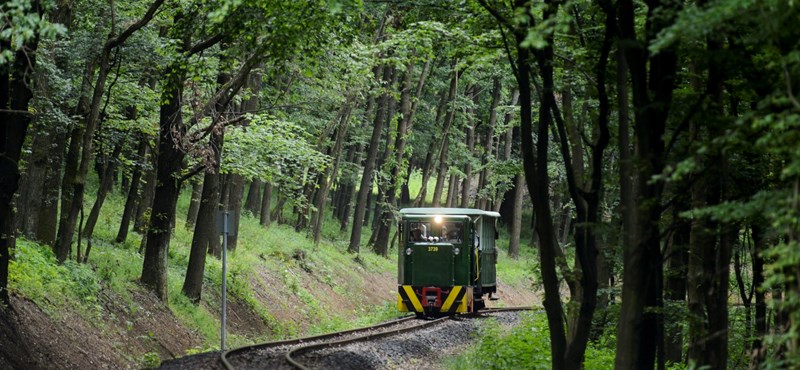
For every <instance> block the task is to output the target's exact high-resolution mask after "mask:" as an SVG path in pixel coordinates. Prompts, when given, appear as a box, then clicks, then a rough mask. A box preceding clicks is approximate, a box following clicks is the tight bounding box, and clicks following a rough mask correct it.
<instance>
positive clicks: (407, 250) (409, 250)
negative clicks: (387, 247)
mask: <svg viewBox="0 0 800 370" xmlns="http://www.w3.org/2000/svg"><path fill="white" fill-rule="evenodd" d="M411 252H413V251H412V250H411V248H406V256H410V255H411Z"/></svg>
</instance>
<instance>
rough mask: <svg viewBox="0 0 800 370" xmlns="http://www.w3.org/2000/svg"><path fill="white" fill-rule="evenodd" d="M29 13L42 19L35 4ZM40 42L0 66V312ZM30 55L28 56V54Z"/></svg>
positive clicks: (5, 301)
mask: <svg viewBox="0 0 800 370" xmlns="http://www.w3.org/2000/svg"><path fill="white" fill-rule="evenodd" d="M31 9H32V10H33V11H34V12H36V13H38V15H39V16H41V15H42V14H43V13H42V9H41V6H40V4H39V2H38V1H34V2H33V3H32V4H31ZM38 42H39V39H38V37H36V38H34V39H33V40H31V41H28V42H26V43H25V44H24V45H23V46H24V47H23V48H22V49H21V50H20V51H17V52H16V53H15V55H14V62H13V64H10V63H5V64H2V65H0V110H3V111H0V122H3V124H2V125H0V153H2V154H0V310H5V309H4V308H2V306H6V305H10V303H11V302H10V300H9V295H8V265H9V261H10V260H11V248H12V246H13V245H14V230H13V228H14V216H13V209H12V207H11V200H12V198H13V197H14V193H16V191H17V188H18V186H19V177H20V175H19V160H20V154H21V152H22V146H23V144H24V143H25V136H26V135H27V131H28V126H29V125H30V122H31V117H30V115H29V114H28V113H27V112H28V104H29V102H30V100H31V99H32V98H33V92H32V91H31V86H33V73H34V71H33V67H35V65H36V49H37V47H38ZM10 46H11V45H10V43H9V42H7V41H0V47H2V48H3V49H5V50H8V49H10ZM28 53H30V54H28Z"/></svg>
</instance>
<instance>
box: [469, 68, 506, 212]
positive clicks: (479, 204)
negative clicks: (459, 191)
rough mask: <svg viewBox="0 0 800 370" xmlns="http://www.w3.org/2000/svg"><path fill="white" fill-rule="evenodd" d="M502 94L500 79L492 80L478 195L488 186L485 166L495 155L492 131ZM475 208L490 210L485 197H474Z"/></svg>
mask: <svg viewBox="0 0 800 370" xmlns="http://www.w3.org/2000/svg"><path fill="white" fill-rule="evenodd" d="M502 92H503V85H502V84H501V79H500V77H494V78H493V79H492V102H491V105H490V106H489V124H488V125H487V127H486V136H484V139H483V143H481V146H482V147H483V151H484V153H483V155H482V156H481V172H480V176H479V177H478V193H480V192H481V190H483V189H484V188H485V187H486V186H487V185H488V182H489V176H490V174H491V172H490V170H489V167H488V166H487V165H486V164H487V163H488V160H489V158H491V157H493V156H494V154H495V152H494V147H495V145H494V130H495V126H497V106H498V105H500V97H501V95H502ZM498 157H499V156H498ZM475 208H478V209H483V210H487V211H488V210H490V203H489V200H488V199H487V198H486V196H481V197H478V196H476V197H475Z"/></svg>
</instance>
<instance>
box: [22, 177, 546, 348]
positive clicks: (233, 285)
mask: <svg viewBox="0 0 800 370" xmlns="http://www.w3.org/2000/svg"><path fill="white" fill-rule="evenodd" d="M420 182H421V176H420V173H419V171H417V172H415V173H414V174H412V176H411V182H410V184H409V185H410V189H411V191H412V194H411V195H412V198H413V197H414V196H416V192H417V191H418V189H419V186H420ZM434 183H435V179H431V181H430V182H429V184H428V188H429V190H428V198H427V201H428V202H430V201H431V200H432V194H433V186H434ZM94 189H96V184H95V183H93V182H90V183H89V184H88V191H89V192H90V194H91V193H92V192H93V191H94ZM189 198H190V189H185V191H184V192H183V193H182V194H181V196H180V198H179V200H178V211H177V217H176V223H175V224H176V228H175V231H174V233H173V235H172V239H171V242H170V249H169V262H168V271H169V273H168V279H169V281H168V287H169V309H170V310H171V311H172V313H173V314H174V315H175V317H176V318H177V319H178V320H179V321H180V322H181V323H182V324H183V325H184V326H186V327H188V328H192V329H193V330H196V331H197V332H198V334H200V336H201V337H202V338H203V344H202V345H200V346H199V347H197V348H194V349H190V350H189V353H194V352H199V351H205V350H211V349H216V348H217V346H218V345H219V339H220V338H219V336H220V323H219V318H218V317H217V314H216V313H215V312H212V311H210V310H209V307H218V306H219V304H220V302H219V300H220V294H219V293H218V292H219V291H220V289H221V286H222V278H221V270H222V265H221V262H220V261H219V260H218V259H216V258H213V257H209V258H207V260H206V268H205V274H204V291H203V301H204V302H203V304H200V305H195V304H193V303H192V302H190V301H189V299H187V298H186V297H184V296H183V294H182V293H181V287H182V285H183V279H184V276H185V272H186V266H187V264H188V259H189V251H190V246H191V239H192V231H193V230H189V229H186V228H185V227H184V225H185V218H186V213H187V209H188V204H189V200H190V199H189ZM93 201H94V199H93V198H92V197H87V199H86V201H85V209H86V210H88V209H89V208H90V207H91V206H92V202H93ZM124 202H125V198H124V196H123V195H122V194H120V193H118V192H117V193H112V194H109V196H108V197H107V199H106V203H105V204H104V206H103V209H102V212H101V214H100V218H99V220H98V223H97V226H96V228H95V233H94V238H93V240H92V244H93V245H92V251H91V254H90V256H89V263H88V264H79V263H75V262H72V261H68V262H66V263H65V264H63V265H58V264H57V263H56V261H55V257H54V256H53V252H52V251H51V248H50V247H49V246H43V245H39V244H37V243H34V242H31V241H27V240H25V239H23V238H21V239H19V240H18V242H17V249H16V258H15V259H14V260H13V261H12V263H11V266H10V287H11V289H12V290H13V291H14V292H15V293H16V294H18V295H21V296H25V297H28V298H30V299H31V300H33V301H34V302H36V303H37V305H39V306H40V307H42V308H43V309H44V310H45V312H47V313H48V314H49V315H50V316H52V317H58V315H59V312H61V311H63V310H74V311H77V313H78V314H79V315H81V316H83V317H85V318H87V319H89V320H87V321H91V322H95V323H97V324H96V325H98V327H102V325H103V324H102V320H101V317H100V316H101V314H102V312H103V308H102V307H100V303H99V299H98V294H101V293H102V292H104V291H109V293H110V294H112V295H113V296H114V297H115V299H118V300H120V301H121V302H122V304H123V305H124V306H126V307H127V308H128V310H130V313H131V314H136V310H137V309H138V305H137V303H136V302H135V298H134V295H133V294H132V292H141V291H142V290H143V289H145V288H143V287H142V286H141V285H139V284H138V280H139V278H140V275H141V269H142V263H143V256H142V255H141V254H139V252H138V251H139V248H140V242H141V235H138V234H136V233H135V232H131V233H130V234H129V237H128V240H127V241H125V242H124V243H115V242H113V240H114V238H115V237H116V234H117V230H118V227H119V217H120V215H121V214H122V210H123V208H124ZM287 207H288V206H287ZM285 214H286V215H287V216H290V215H291V209H290V208H287V212H285ZM290 219H292V220H293V217H292V216H290ZM350 227H351V225H350V226H349V227H348V229H347V230H340V228H339V223H338V221H337V220H336V219H335V218H334V217H333V216H332V213H331V210H330V209H327V210H326V214H325V222H324V227H323V229H322V241H321V242H320V243H319V245H316V246H315V245H314V244H313V242H312V241H311V239H310V235H308V234H307V233H306V232H305V231H303V232H300V233H297V232H295V231H294V229H293V228H292V227H290V226H287V225H279V224H276V223H273V224H272V225H271V226H270V227H269V228H264V227H263V226H261V225H260V224H259V222H258V220H257V219H255V218H253V217H251V216H249V215H243V217H242V219H241V221H240V228H239V235H238V247H237V249H236V250H234V251H231V252H230V253H229V255H228V257H229V258H228V271H229V274H228V281H227V283H228V294H229V299H236V300H239V301H240V302H243V303H244V304H245V305H247V306H249V307H250V308H251V309H252V311H253V312H254V313H256V314H257V315H258V317H259V318H260V319H261V320H262V321H263V322H264V324H265V325H266V326H267V327H268V328H269V329H270V330H269V333H267V334H264V335H263V336H261V337H258V338H252V337H243V336H239V335H229V337H228V345H229V346H241V345H246V344H251V343H254V342H259V341H266V340H276V339H282V338H287V337H294V336H300V335H312V334H319V333H323V332H331V331H336V330H344V329H349V328H354V327H361V326H367V325H372V324H375V323H378V322H382V321H386V320H389V319H392V318H395V317H397V316H398V312H397V311H396V308H395V304H394V297H393V296H392V295H391V294H387V297H386V299H385V300H384V301H383V302H380V303H377V304H368V303H363V302H362V300H363V297H362V295H363V292H364V290H365V289H366V282H365V281H364V280H365V276H370V275H369V274H381V273H383V274H386V273H387V272H388V273H389V275H393V272H394V271H395V269H396V265H397V252H396V249H394V248H393V249H391V250H390V251H389V253H388V258H384V257H381V256H377V255H375V254H374V253H371V252H370V251H369V248H368V247H366V242H367V240H369V236H370V229H369V228H365V229H364V235H363V236H362V247H361V252H360V253H359V254H358V255H353V254H351V253H348V252H347V246H348V243H349V238H350ZM504 234H505V233H501V236H503V238H501V239H500V241H499V246H500V249H501V250H502V251H501V253H500V262H499V263H498V276H500V277H501V280H502V281H503V282H504V283H506V284H511V285H515V286H517V287H528V286H530V281H531V271H532V266H533V264H532V262H531V261H532V251H531V250H530V248H527V249H525V248H523V252H522V256H521V257H520V258H519V259H517V260H512V259H510V258H507V256H506V253H505V249H506V248H507V244H508V241H507V237H506V236H505V235H504ZM504 243H505V244H504ZM85 246H86V240H84V241H83V248H85ZM74 255H75V251H74V250H73V254H72V256H73V257H74ZM265 276H266V277H268V278H269V279H270V280H269V281H267V280H266V279H267V278H265ZM323 286H325V287H326V289H329V290H332V291H333V292H335V293H336V294H338V295H340V296H342V297H344V299H346V300H349V301H351V302H361V303H359V304H356V305H355V306H354V308H353V309H352V310H350V312H342V310H340V309H337V308H336V307H333V308H332V307H329V306H328V303H327V302H326V301H325V299H324V298H325V297H322V296H320V292H319V291H315V290H316V289H317V288H318V287H323ZM276 290H279V291H280V292H279V293H275V291H276ZM268 291H271V292H273V295H271V296H269V298H270V299H275V300H276V301H272V302H264V296H263V293H264V292H268ZM259 293H261V295H259ZM276 294H284V295H291V296H292V297H296V299H297V300H298V301H299V305H298V307H282V306H281V305H282V304H284V305H285V303H281V302H280V301H279V297H278V296H277V295H276ZM281 309H294V310H297V315H299V316H300V317H301V320H300V321H301V322H302V323H303V324H302V325H301V324H298V323H296V322H294V321H281V320H278V319H277V318H276V317H275V313H276V311H275V310H281ZM136 356H138V357H141V358H138V360H140V361H142V362H147V363H151V362H153V359H152V358H151V357H152V354H149V355H148V354H144V355H141V356H140V355H136ZM129 358H131V357H129Z"/></svg>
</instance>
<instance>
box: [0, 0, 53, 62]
mask: <svg viewBox="0 0 800 370" xmlns="http://www.w3.org/2000/svg"><path fill="white" fill-rule="evenodd" d="M54 6H55V2H54V1H52V0H45V1H33V0H9V1H4V2H3V3H2V4H0V24H2V26H0V41H5V42H8V43H9V44H10V48H3V49H1V50H0V65H3V64H6V63H9V62H10V61H11V60H13V58H14V52H15V51H17V50H21V49H23V47H24V45H25V44H26V43H29V42H31V41H33V40H34V39H36V38H37V37H41V38H53V37H56V36H58V35H62V34H64V33H65V32H66V28H65V27H64V26H63V25H61V24H57V23H52V22H50V21H48V20H47V18H46V17H44V16H43V15H42V13H44V10H47V9H50V8H52V7H54ZM26 52H27V51H26Z"/></svg>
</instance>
